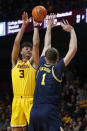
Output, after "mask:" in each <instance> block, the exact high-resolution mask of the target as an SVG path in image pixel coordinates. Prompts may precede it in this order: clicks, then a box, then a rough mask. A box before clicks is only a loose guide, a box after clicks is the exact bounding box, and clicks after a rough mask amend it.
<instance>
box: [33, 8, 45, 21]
mask: <svg viewBox="0 0 87 131" xmlns="http://www.w3.org/2000/svg"><path fill="white" fill-rule="evenodd" d="M46 15H47V10H46V8H45V7H43V6H35V7H34V8H33V10H32V17H33V19H34V20H35V21H36V22H39V23H40V22H43V21H44V19H45V17H46Z"/></svg>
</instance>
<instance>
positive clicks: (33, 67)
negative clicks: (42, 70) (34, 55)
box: [28, 61, 37, 71]
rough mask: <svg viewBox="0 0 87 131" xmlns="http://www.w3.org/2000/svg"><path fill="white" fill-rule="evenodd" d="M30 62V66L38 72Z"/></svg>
mask: <svg viewBox="0 0 87 131" xmlns="http://www.w3.org/2000/svg"><path fill="white" fill-rule="evenodd" d="M28 62H29V64H30V66H31V67H32V68H33V69H34V70H35V71H37V69H35V68H34V67H33V66H32V65H31V63H30V61H28Z"/></svg>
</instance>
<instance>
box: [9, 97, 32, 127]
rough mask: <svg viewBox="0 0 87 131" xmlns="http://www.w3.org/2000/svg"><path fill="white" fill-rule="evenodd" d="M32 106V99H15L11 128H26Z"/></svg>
mask: <svg viewBox="0 0 87 131" xmlns="http://www.w3.org/2000/svg"><path fill="white" fill-rule="evenodd" d="M32 105H33V98H32V97H24V96H20V97H19V96H18V97H14V98H13V102H12V115H11V127H24V126H26V125H27V123H28V124H29V119H30V111H31V108H32Z"/></svg>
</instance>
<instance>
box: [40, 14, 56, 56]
mask: <svg viewBox="0 0 87 131" xmlns="http://www.w3.org/2000/svg"><path fill="white" fill-rule="evenodd" d="M54 18H55V16H54V15H51V16H50V18H49V19H48V21H47V30H46V34H45V40H44V48H43V51H42V54H41V56H44V55H45V52H46V50H47V49H48V48H51V29H52V28H53V27H55V24H54V23H53V22H54Z"/></svg>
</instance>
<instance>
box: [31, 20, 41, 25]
mask: <svg viewBox="0 0 87 131" xmlns="http://www.w3.org/2000/svg"><path fill="white" fill-rule="evenodd" d="M40 24H41V23H38V22H36V21H35V20H34V19H33V25H34V26H40Z"/></svg>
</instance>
